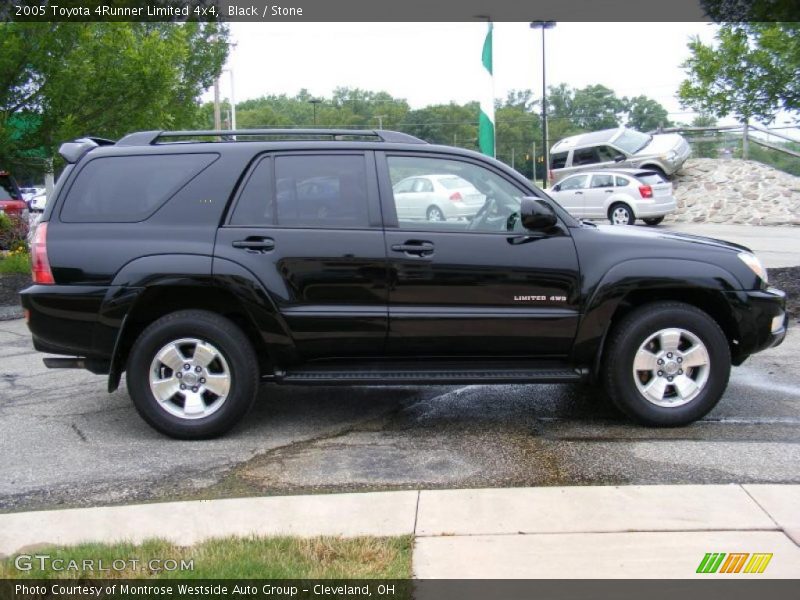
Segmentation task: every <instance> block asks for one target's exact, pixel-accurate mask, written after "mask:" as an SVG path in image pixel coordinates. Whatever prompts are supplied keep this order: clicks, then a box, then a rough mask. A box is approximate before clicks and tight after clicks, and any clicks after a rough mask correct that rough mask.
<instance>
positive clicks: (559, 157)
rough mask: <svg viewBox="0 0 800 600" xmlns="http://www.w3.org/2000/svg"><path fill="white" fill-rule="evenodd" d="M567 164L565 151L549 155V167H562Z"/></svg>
mask: <svg viewBox="0 0 800 600" xmlns="http://www.w3.org/2000/svg"><path fill="white" fill-rule="evenodd" d="M566 166H567V153H566V152H554V153H553V154H551V155H550V168H551V169H563V168H564V167H566Z"/></svg>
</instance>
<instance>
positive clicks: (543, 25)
mask: <svg viewBox="0 0 800 600" xmlns="http://www.w3.org/2000/svg"><path fill="white" fill-rule="evenodd" d="M555 26H556V22H555V21H531V29H541V30H542V158H543V160H544V165H543V166H544V174H543V175H542V187H543V188H545V187H547V171H548V169H549V168H550V146H549V144H548V143H547V77H546V73H545V50H544V48H545V46H544V32H545V30H547V29H552V28H553V27H555ZM533 177H534V179H536V173H534V174H533Z"/></svg>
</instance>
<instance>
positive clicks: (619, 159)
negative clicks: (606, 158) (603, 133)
mask: <svg viewBox="0 0 800 600" xmlns="http://www.w3.org/2000/svg"><path fill="white" fill-rule="evenodd" d="M623 160H625V155H624V154H617V155H616V156H615V157H614V162H615V163H619V162H622V161H623Z"/></svg>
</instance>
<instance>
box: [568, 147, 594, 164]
mask: <svg viewBox="0 0 800 600" xmlns="http://www.w3.org/2000/svg"><path fill="white" fill-rule="evenodd" d="M597 162H600V158H599V157H598V155H597V148H581V149H580V150H573V151H572V166H573V167H578V166H580V165H593V164H594V163H597Z"/></svg>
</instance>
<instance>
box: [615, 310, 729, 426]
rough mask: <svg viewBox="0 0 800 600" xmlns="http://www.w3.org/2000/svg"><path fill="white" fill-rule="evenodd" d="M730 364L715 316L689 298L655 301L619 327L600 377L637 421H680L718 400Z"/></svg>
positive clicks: (652, 423) (684, 422) (698, 415)
mask: <svg viewBox="0 0 800 600" xmlns="http://www.w3.org/2000/svg"><path fill="white" fill-rule="evenodd" d="M659 361H661V362H660V363H659ZM730 369H731V355H730V348H729V346H728V340H727V338H726V337H725V334H724V333H723V332H722V330H721V329H720V327H719V325H718V324H717V323H716V321H714V319H712V318H711V317H710V316H709V315H708V314H706V313H705V312H703V311H702V310H699V309H697V308H695V307H694V306H690V305H688V304H683V303H680V302H656V303H652V304H647V305H644V306H642V307H640V308H637V309H636V310H634V311H633V312H632V313H630V314H629V315H627V316H626V317H625V318H623V319H622V321H620V323H619V324H618V325H617V326H616V327H615V329H614V331H613V333H612V334H611V337H610V340H609V345H608V350H607V352H606V356H605V357H604V362H603V370H602V377H603V380H604V384H605V388H606V391H607V392H608V395H609V397H610V398H611V400H612V402H613V403H614V404H615V405H616V406H617V408H619V409H620V410H621V411H622V412H623V413H625V414H626V415H628V416H629V417H630V418H631V419H633V420H634V421H637V422H639V423H641V424H643V425H649V426H653V427H678V426H682V425H687V424H689V423H692V422H693V421H696V420H697V419H700V418H702V417H703V416H705V415H706V414H708V413H709V412H710V411H711V410H712V409H713V408H714V407H715V406H716V405H717V402H719V400H720V398H721V397H722V394H723V393H724V392H725V388H726V387H727V385H728V377H729V376H730ZM659 374H660V375H659Z"/></svg>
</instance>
